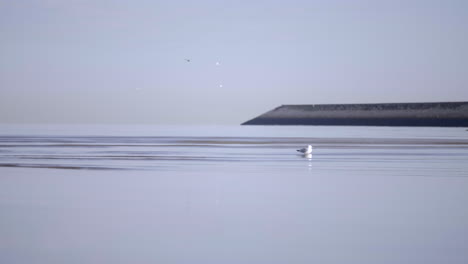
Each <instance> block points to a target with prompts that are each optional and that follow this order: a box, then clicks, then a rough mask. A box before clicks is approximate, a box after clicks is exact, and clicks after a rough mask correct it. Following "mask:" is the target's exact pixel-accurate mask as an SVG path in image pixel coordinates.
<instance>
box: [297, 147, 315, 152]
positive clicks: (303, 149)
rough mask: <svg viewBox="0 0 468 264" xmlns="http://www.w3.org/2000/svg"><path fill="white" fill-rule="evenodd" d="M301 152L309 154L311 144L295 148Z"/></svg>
mask: <svg viewBox="0 0 468 264" xmlns="http://www.w3.org/2000/svg"><path fill="white" fill-rule="evenodd" d="M297 151H298V152H301V153H303V154H311V153H312V145H308V146H307V148H301V149H298V150H297Z"/></svg>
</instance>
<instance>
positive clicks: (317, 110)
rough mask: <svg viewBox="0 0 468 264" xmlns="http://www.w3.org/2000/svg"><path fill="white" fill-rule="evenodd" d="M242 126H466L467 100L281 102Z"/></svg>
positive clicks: (467, 116) (467, 117) (467, 120)
mask: <svg viewBox="0 0 468 264" xmlns="http://www.w3.org/2000/svg"><path fill="white" fill-rule="evenodd" d="M242 125H335V126H435V127H468V102H435V103H382V104H315V105H282V106H280V107H277V108H275V109H273V110H271V111H268V112H266V113H264V114H262V115H260V116H258V117H255V118H253V119H251V120H248V121H246V122H244V123H242Z"/></svg>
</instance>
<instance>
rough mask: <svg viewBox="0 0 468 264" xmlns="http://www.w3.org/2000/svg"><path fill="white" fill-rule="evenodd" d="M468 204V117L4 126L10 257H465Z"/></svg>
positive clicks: (5, 251)
mask: <svg viewBox="0 0 468 264" xmlns="http://www.w3.org/2000/svg"><path fill="white" fill-rule="evenodd" d="M307 144H312V145H313V146H314V151H313V154H312V156H303V155H299V154H298V153H297V152H296V151H295V150H296V149H298V148H300V147H303V146H304V145H307ZM466 204H468V132H467V131H465V129H463V128H389V127H275V126H272V127H261V126H259V127H255V126H254V127H241V126H233V127H230V126H225V127H224V126H192V127H183V126H159V127H158V126H83V125H74V126H37V125H35V126H32V125H31V126H18V125H15V126H13V125H9V126H7V125H3V126H0V211H1V212H2V217H1V219H0V263H32V262H34V263H103V262H104V263H111V262H112V263H155V262H157V263H187V262H190V263H311V262H318V263H467V262H468V253H467V252H468V239H467V238H468V210H467V209H466V208H467V207H466Z"/></svg>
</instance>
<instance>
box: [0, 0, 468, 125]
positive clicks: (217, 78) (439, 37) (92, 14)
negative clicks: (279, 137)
mask: <svg viewBox="0 0 468 264" xmlns="http://www.w3.org/2000/svg"><path fill="white" fill-rule="evenodd" d="M467 25H468V2H467V1H442V0H441V1H431V0H428V1H370V0H369V1H333V0H332V1H330V0H323V1H310V0H307V1H306V0H304V1H270V0H269V1H266V0H265V1H206V0H201V1H157V0H156V1H155V0H142V1H130V0H116V1H105V0H68V1H64V0H20V1H0V30H1V32H2V34H1V41H0V58H1V59H0V123H150V124H240V123H242V122H244V121H246V120H248V119H251V118H253V117H255V116H257V115H259V114H261V113H263V112H266V111H268V110H271V109H272V108H273V107H276V106H279V105H281V104H319V103H320V104H325V103H380V102H423V101H468V26H467Z"/></svg>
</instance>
